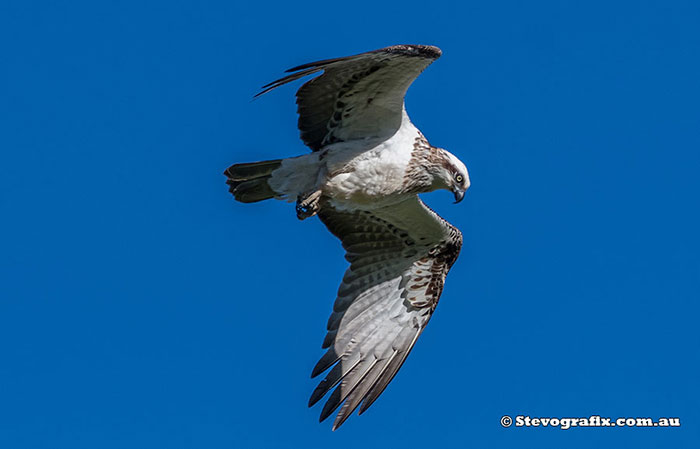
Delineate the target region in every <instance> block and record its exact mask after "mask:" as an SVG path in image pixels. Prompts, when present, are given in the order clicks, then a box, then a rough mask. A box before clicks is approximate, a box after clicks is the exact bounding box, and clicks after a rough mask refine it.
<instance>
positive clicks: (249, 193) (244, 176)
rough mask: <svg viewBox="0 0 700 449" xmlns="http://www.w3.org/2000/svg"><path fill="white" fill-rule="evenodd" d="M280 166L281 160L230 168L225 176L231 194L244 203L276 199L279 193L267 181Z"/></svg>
mask: <svg viewBox="0 0 700 449" xmlns="http://www.w3.org/2000/svg"><path fill="white" fill-rule="evenodd" d="M280 165H282V160H281V159H276V160H273V161H262V162H250V163H246V164H234V165H232V166H230V167H229V168H227V169H226V171H224V175H226V176H227V177H228V180H226V184H228V185H229V186H230V187H229V192H231V193H232V194H233V196H234V197H235V198H236V200H237V201H240V202H242V203H255V202H257V201H262V200H267V199H270V198H274V197H275V196H277V193H276V192H275V191H274V190H272V188H271V187H270V185H269V184H268V183H267V181H268V180H269V179H270V178H271V177H272V172H273V171H275V170H277V169H278V168H279V167H280Z"/></svg>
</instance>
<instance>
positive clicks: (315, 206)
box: [297, 190, 321, 220]
mask: <svg viewBox="0 0 700 449" xmlns="http://www.w3.org/2000/svg"><path fill="white" fill-rule="evenodd" d="M320 199H321V190H316V191H314V192H311V193H309V194H306V195H304V196H299V197H298V198H297V218H298V219H299V220H304V219H306V218H309V217H313V216H314V215H316V214H317V213H318V210H319V209H320V204H319V200H320Z"/></svg>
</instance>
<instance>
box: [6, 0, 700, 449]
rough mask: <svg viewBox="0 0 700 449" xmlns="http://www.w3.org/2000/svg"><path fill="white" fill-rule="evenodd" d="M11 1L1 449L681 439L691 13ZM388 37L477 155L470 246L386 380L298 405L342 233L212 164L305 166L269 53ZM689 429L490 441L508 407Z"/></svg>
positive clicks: (423, 108)
mask: <svg viewBox="0 0 700 449" xmlns="http://www.w3.org/2000/svg"><path fill="white" fill-rule="evenodd" d="M242 3H243V2H224V1H221V2H215V1H212V2H194V1H175V2H165V1H163V2H156V1H146V2H116V1H112V2H109V1H103V2H79V1H75V2H30V1H12V0H10V1H5V2H3V4H2V6H0V38H1V41H2V42H3V45H2V47H1V49H0V55H1V56H2V65H3V69H2V70H0V91H1V92H2V101H0V123H1V124H0V145H1V147H2V151H1V152H0V157H1V159H0V210H2V217H3V219H2V221H1V222H0V230H1V231H2V232H1V233H0V248H1V253H2V257H0V273H2V275H1V278H2V280H1V282H0V285H1V286H2V287H1V291H2V300H1V301H0V341H2V352H1V354H2V355H1V362H0V379H1V381H0V446H2V447H7V448H10V447H12V448H125V447H138V448H159V447H168V448H202V447H207V448H232V447H236V448H238V447H245V448H273V447H310V448H321V447H335V448H339V449H340V448H350V447H352V448H374V447H385V448H387V447H426V445H427V446H434V445H437V446H439V447H447V448H452V447H454V448H464V447H494V448H498V447H508V448H519V447H523V448H526V447H537V448H561V447H568V448H588V447H637V448H643V447H677V448H685V447H697V445H698V442H700V424H699V421H700V412H699V411H698V407H697V405H698V402H699V400H700V386H699V385H700V384H699V383H698V379H700V367H699V366H700V364H699V363H698V361H699V360H698V358H699V353H698V350H699V348H700V332H698V315H699V313H700V307H699V306H698V299H700V237H699V233H698V229H700V209H699V208H698V195H699V194H700V180H699V179H698V173H700V151H699V150H700V126H699V123H700V109H699V108H698V105H699V104H700V87H699V85H700V84H699V83H698V80H699V79H700V63H699V61H700V31H699V30H698V23H700V7H698V5H697V2H691V1H677V2H644V1H641V2H640V1H637V2H598V1H593V2H576V3H574V2H516V1H494V2H479V3H475V2H440V1H437V2H429V3H423V2H411V1H408V2H394V3H389V2H386V3H384V2H352V3H351V4H350V5H348V4H346V3H338V2H304V3H298V2H278V3H276V2H272V3H270V2H250V4H248V5H243V4H242ZM398 43H422V44H434V45H438V46H440V47H441V48H442V49H443V51H444V56H443V57H442V59H440V60H439V61H438V62H437V63H435V64H434V65H433V66H431V67H430V68H429V69H428V70H426V72H425V73H424V74H423V75H422V76H421V77H420V78H419V79H418V81H417V82H416V83H415V85H414V86H413V87H412V88H411V90H410V91H409V95H408V97H407V106H408V110H409V113H410V115H411V117H412V119H413V121H414V123H416V125H417V126H419V127H420V128H421V129H422V130H423V132H424V133H425V135H426V136H427V137H428V138H429V139H430V141H431V142H432V143H433V144H435V145H438V146H442V147H445V148H447V149H449V150H450V151H452V152H453V153H455V154H456V155H458V156H459V157H460V158H461V159H462V160H463V161H465V163H466V164H467V166H468V167H469V169H470V174H471V177H472V188H471V189H470V191H469V192H468V194H467V196H466V198H465V201H463V202H462V203H461V204H459V205H452V204H451V202H452V199H451V195H450V194H449V193H446V192H437V193H433V194H430V195H426V196H425V198H424V199H425V200H426V201H427V202H428V203H429V204H430V205H431V206H432V207H433V208H435V209H436V210H437V211H438V212H439V213H441V214H442V215H443V216H445V217H446V218H447V219H449V220H450V221H451V222H452V223H454V224H455V225H456V226H458V227H459V228H460V229H461V230H462V231H463V232H464V235H465V245H464V248H463V251H462V255H461V257H460V259H459V260H458V262H457V264H456V265H455V267H454V268H453V270H452V272H451V273H450V275H449V277H448V281H447V286H446V289H445V292H444V294H443V297H442V300H441V302H440V305H439V307H438V308H437V311H436V313H435V315H434V317H433V319H432V321H431V323H430V325H429V326H428V328H427V330H426V331H425V332H424V333H423V336H422V337H421V339H420V340H419V342H418V344H417V346H416V349H415V350H414V351H413V353H412V354H411V356H410V357H409V359H408V361H407V362H406V364H405V365H404V367H403V368H402V369H401V371H400V372H399V374H398V376H397V377H396V379H395V380H394V381H393V382H392V384H391V385H390V386H389V388H388V389H387V391H386V392H385V393H384V394H383V396H382V397H381V398H380V399H379V400H378V401H377V402H376V403H375V404H374V405H373V406H372V408H371V409H370V410H369V411H368V412H367V413H366V414H364V415H363V416H362V417H359V418H358V417H352V418H351V419H350V420H349V421H348V422H347V423H346V424H345V425H344V426H343V427H342V428H341V429H340V430H339V431H336V432H331V431H330V424H329V423H324V424H318V423H317V417H318V414H319V413H320V407H319V406H317V407H315V408H313V409H307V407H306V402H307V399H308V396H309V394H310V393H311V391H312V390H313V388H314V387H315V381H313V380H311V379H310V378H309V374H310V372H311V368H312V367H313V366H314V364H315V363H316V361H317V359H318V358H319V357H320V356H321V354H322V350H321V348H320V345H321V342H322V339H323V336H324V329H325V323H326V319H327V317H328V314H329V313H330V311H331V305H332V302H333V299H334V296H335V292H336V288H337V285H338V283H339V281H340V279H341V277H342V273H343V271H344V269H345V262H344V260H343V258H342V251H341V248H340V245H339V244H338V243H337V242H336V241H335V240H334V238H333V237H332V236H331V235H330V234H329V233H327V232H326V231H325V229H324V228H323V226H322V225H321V224H320V223H319V222H318V220H307V221H305V222H298V221H297V220H296V218H295V214H294V210H293V207H292V206H291V205H288V204H285V203H281V202H269V203H265V204H256V205H243V204H238V203H235V202H234V201H233V199H232V198H231V197H230V195H229V194H228V192H227V188H226V185H225V183H224V177H223V176H222V175H221V172H222V170H223V169H224V168H226V167H227V166H228V165H230V164H232V163H234V162H246V161H252V160H262V159H266V158H277V157H283V156H292V155H297V154H301V153H304V152H305V151H307V150H306V148H305V147H304V146H303V145H302V143H301V142H300V141H299V140H298V132H297V130H296V127H295V126H296V117H295V105H294V99H293V94H294V90H295V88H296V87H297V86H291V87H284V88H281V89H279V90H277V91H275V92H274V93H271V94H269V95H266V96H264V97H262V98H260V99H259V100H256V101H251V98H252V95H253V94H254V93H256V91H257V88H258V87H259V86H260V85H262V84H264V83H266V82H268V81H271V80H272V79H275V78H276V77H278V76H279V75H280V74H281V73H282V71H283V70H284V69H287V68H289V67H292V66H294V65H298V64H302V63H305V62H309V61H313V60H316V59H322V58H328V57H336V56H343V55H348V54H353V53H357V52H361V51H366V50H371V49H375V48H380V47H383V46H386V45H391V44H398ZM506 414H508V415H511V416H515V415H530V416H533V417H537V416H545V417H546V416H552V417H572V416H573V417H577V416H590V415H601V416H604V417H605V416H609V417H620V416H622V417H628V416H631V417H647V416H649V417H653V418H658V417H663V416H670V417H680V419H681V423H682V426H681V427H680V428H671V429H659V428H656V429H639V428H636V429H635V428H632V429H630V428H615V429H600V428H597V429H596V428H590V429H571V430H567V431H563V430H558V429H551V428H546V429H545V428H515V427H511V428H507V429H505V428H502V427H501V426H500V424H499V419H500V417H501V416H502V415H506Z"/></svg>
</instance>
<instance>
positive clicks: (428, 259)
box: [224, 45, 469, 430]
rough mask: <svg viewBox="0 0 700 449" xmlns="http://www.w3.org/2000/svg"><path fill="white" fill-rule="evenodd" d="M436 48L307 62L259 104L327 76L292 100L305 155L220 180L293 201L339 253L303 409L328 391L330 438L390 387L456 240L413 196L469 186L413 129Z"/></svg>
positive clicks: (241, 197)
mask: <svg viewBox="0 0 700 449" xmlns="http://www.w3.org/2000/svg"><path fill="white" fill-rule="evenodd" d="M440 55H441V51H440V49H439V48H437V47H432V46H427V45H395V46H392V47H387V48H382V49H379V50H375V51H370V52H367V53H361V54H359V55H355V56H348V57H344V58H336V59H328V60H324V61H319V62H314V63H310V64H304V65H301V66H298V67H295V68H293V69H290V70H288V72H291V74H290V75H288V76H286V77H284V78H281V79H279V80H277V81H274V82H272V83H270V84H267V85H266V86H263V90H262V91H261V92H260V93H259V94H258V95H262V94H264V93H266V92H269V91H270V90H272V89H275V88H277V87H279V86H282V85H284V84H286V83H289V82H291V81H295V80H297V79H300V78H302V77H305V76H307V75H312V74H316V73H318V72H323V73H322V74H321V75H320V76H317V77H315V78H313V79H311V80H310V81H307V82H306V83H305V84H304V85H303V86H302V87H301V88H300V89H299V90H298V91H297V94H296V97H297V105H298V113H299V130H300V131H301V139H302V140H303V141H304V143H305V144H306V145H308V146H309V147H310V148H311V149H312V151H313V152H312V153H310V154H305V155H302V156H298V157H292V158H287V159H278V160H272V161H264V162H253V163H247V164H235V165H232V166H231V167H229V168H228V169H227V170H226V171H225V172H224V174H225V175H226V176H227V177H228V180H227V183H228V184H229V186H230V191H231V193H233V195H234V197H235V198H236V200H238V201H240V202H243V203H252V202H257V201H262V200H266V199H270V198H275V199H282V200H287V201H290V202H291V201H294V202H296V213H297V217H298V218H299V219H300V220H303V219H305V218H308V217H311V216H314V215H318V217H319V218H320V219H321V221H322V222H323V224H325V225H326V227H327V228H328V230H329V231H330V232H332V233H333V234H334V235H335V236H337V237H338V238H339V239H340V241H341V242H342V244H343V247H344V248H345V250H346V255H345V258H346V259H347V260H348V261H349V262H350V267H349V268H348V270H347V271H346V272H345V276H344V277H343V281H342V283H341V285H340V288H339V289H338V296H337V299H336V301H335V304H334V305H333V313H332V314H331V316H330V318H329V320H328V325H327V329H328V333H327V334H326V338H325V340H324V342H323V348H327V349H328V351H327V352H326V353H325V354H324V355H323V357H321V360H319V362H318V363H317V365H316V367H315V368H314V369H313V373H312V377H315V376H318V375H320V374H321V373H323V372H326V371H327V373H326V376H325V378H324V379H323V380H322V381H321V382H320V383H319V385H318V387H317V388H316V389H315V390H314V392H313V393H312V395H311V398H310V400H309V406H312V405H314V404H315V403H316V402H318V401H319V400H320V399H322V398H323V397H324V396H325V395H326V394H327V393H329V392H331V391H332V392H331V393H330V395H329V397H328V399H327V401H326V403H325V405H324V407H323V410H322V411H321V421H323V420H324V419H326V418H327V417H328V416H330V415H331V414H333V413H334V412H335V411H336V410H338V408H340V411H339V412H338V413H337V415H336V418H335V422H334V424H333V429H334V430H335V429H336V428H338V427H339V426H340V425H341V424H343V422H345V420H346V419H347V418H348V417H349V416H350V414H352V412H353V411H354V410H355V409H357V407H359V408H360V410H359V413H360V414H362V413H363V412H364V411H365V410H367V408H368V407H369V406H370V405H372V403H373V402H374V401H375V400H376V399H377V397H378V396H379V395H380V394H381V393H382V392H383V391H384V389H385V388H386V386H387V385H388V384H389V382H390V381H391V380H392V379H393V378H394V375H396V372H397V371H398V370H399V368H400V367H401V365H402V364H403V362H404V361H405V360H406V357H407V356H408V354H409V352H410V351H411V349H412V348H413V345H414V344H415V343H416V340H417V339H418V337H419V336H420V334H421V332H422V331H423V329H424V328H425V326H426V325H427V324H428V321H429V320H430V317H431V316H432V314H433V311H434V310H435V307H436V306H437V303H438V300H439V299H440V294H441V293H442V288H443V285H444V282H445V276H446V275H447V272H448V271H449V270H450V267H451V266H452V264H454V262H455V260H457V256H458V255H459V251H460V248H461V246H462V234H461V232H459V230H458V229H457V228H455V227H454V226H452V225H451V224H450V223H448V222H447V221H445V220H444V219H443V218H441V217H440V216H439V215H438V214H436V213H435V212H434V211H432V210H431V209H430V208H429V207H427V206H426V205H425V204H424V203H423V201H421V200H420V198H418V194H419V193H424V192H431V191H434V190H438V189H446V190H450V191H452V192H453V194H454V196H455V200H456V202H459V201H461V200H462V198H463V197H464V193H465V191H466V190H467V189H468V188H469V174H468V172H467V169H466V167H465V166H464V164H463V163H462V162H461V161H460V160H459V159H458V158H457V157H456V156H454V155H453V154H451V153H449V152H448V151H446V150H444V149H441V148H436V147H434V146H432V145H430V144H429V143H428V141H427V140H426V138H425V137H424V136H423V134H422V133H421V132H420V131H419V130H418V129H417V128H416V127H415V126H414V125H413V124H412V123H411V121H410V120H409V118H408V115H407V114H406V109H405V107H404V96H405V94H406V90H407V89H408V87H409V86H410V85H411V83H412V82H413V81H414V80H415V79H416V78H417V77H418V75H420V73H421V72H422V71H423V70H424V69H425V68H426V67H428V65H430V64H431V63H432V62H433V61H434V60H436V59H437V58H439V57H440Z"/></svg>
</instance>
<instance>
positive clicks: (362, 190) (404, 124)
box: [268, 110, 420, 209]
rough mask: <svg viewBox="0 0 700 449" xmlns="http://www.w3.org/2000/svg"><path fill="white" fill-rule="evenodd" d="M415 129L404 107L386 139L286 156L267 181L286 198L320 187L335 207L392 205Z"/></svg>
mask: <svg viewBox="0 0 700 449" xmlns="http://www.w3.org/2000/svg"><path fill="white" fill-rule="evenodd" d="M419 134H420V133H419V131H418V129H417V128H416V127H415V126H413V124H412V123H411V121H410V119H409V118H408V115H407V114H406V111H405V110H404V111H403V117H402V121H401V127H400V128H399V130H398V131H397V132H396V134H394V135H393V136H392V137H390V138H389V139H387V140H385V141H383V142H377V139H364V140H353V141H349V142H340V143H336V144H332V145H328V146H327V147H325V148H323V149H322V150H321V151H317V152H314V153H310V154H305V155H303V156H298V157H294V158H288V159H285V160H283V161H282V165H281V166H280V168H278V169H277V170H275V171H274V172H273V173H272V178H271V179H270V180H269V181H268V183H269V184H270V187H272V189H273V190H274V191H275V192H277V193H278V194H279V195H280V199H286V200H287V201H296V200H297V198H298V197H299V196H303V195H305V194H308V193H310V192H313V191H315V190H318V189H321V190H322V191H323V193H324V195H326V196H328V197H330V198H332V201H333V203H334V206H335V207H336V208H339V209H345V208H351V209H357V208H362V209H365V208H366V209H374V208H377V207H382V206H386V205H388V204H394V203H397V202H400V201H402V200H404V199H405V198H406V196H407V195H406V194H402V193H399V192H400V190H401V187H402V185H403V178H404V173H405V172H406V167H407V165H408V162H409V160H410V158H411V152H412V151H413V145H414V143H415V140H416V138H417V137H418V136H419ZM324 153H325V155H324V156H323V158H321V154H324Z"/></svg>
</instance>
